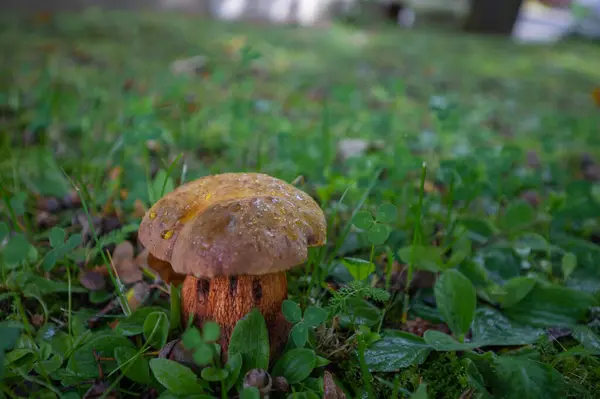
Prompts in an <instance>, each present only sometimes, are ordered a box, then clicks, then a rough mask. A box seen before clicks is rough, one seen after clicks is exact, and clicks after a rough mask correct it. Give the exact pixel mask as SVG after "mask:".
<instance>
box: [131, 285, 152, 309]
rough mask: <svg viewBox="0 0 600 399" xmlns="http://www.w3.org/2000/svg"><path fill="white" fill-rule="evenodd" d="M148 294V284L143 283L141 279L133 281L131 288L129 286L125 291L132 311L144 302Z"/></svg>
mask: <svg viewBox="0 0 600 399" xmlns="http://www.w3.org/2000/svg"><path fill="white" fill-rule="evenodd" d="M149 294H150V285H148V284H146V283H144V282H143V281H140V282H137V283H135V285H134V286H133V288H130V289H129V291H127V294H126V297H127V303H128V304H129V309H131V311H132V312H133V311H134V310H136V309H137V308H139V307H140V306H141V305H143V304H144V302H146V299H147V298H148V295H149Z"/></svg>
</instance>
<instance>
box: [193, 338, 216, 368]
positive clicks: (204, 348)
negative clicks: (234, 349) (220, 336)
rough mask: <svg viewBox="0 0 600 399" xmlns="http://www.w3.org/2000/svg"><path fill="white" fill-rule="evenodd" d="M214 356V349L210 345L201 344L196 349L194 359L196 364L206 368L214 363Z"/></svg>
mask: <svg viewBox="0 0 600 399" xmlns="http://www.w3.org/2000/svg"><path fill="white" fill-rule="evenodd" d="M214 355H215V354H214V352H213V350H212V348H211V347H210V346H209V345H208V344H205V343H201V344H200V345H199V346H197V347H196V350H195V351H194V355H193V357H194V361H195V362H196V364H198V365H199V366H206V365H207V364H210V363H212V360H213V357H214Z"/></svg>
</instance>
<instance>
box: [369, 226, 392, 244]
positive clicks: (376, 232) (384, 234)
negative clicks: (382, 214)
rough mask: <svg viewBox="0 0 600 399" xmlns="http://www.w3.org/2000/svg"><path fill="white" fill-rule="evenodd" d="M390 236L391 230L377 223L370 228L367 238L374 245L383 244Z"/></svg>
mask: <svg viewBox="0 0 600 399" xmlns="http://www.w3.org/2000/svg"><path fill="white" fill-rule="evenodd" d="M389 236H390V229H389V227H388V226H386V225H385V224H381V223H375V224H374V225H372V226H371V227H370V228H369V231H368V232H367V238H368V239H369V242H370V243H371V244H373V245H381V244H383V243H384V242H385V241H386V240H387V239H388V237H389Z"/></svg>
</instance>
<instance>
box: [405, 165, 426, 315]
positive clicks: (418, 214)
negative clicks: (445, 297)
mask: <svg viewBox="0 0 600 399" xmlns="http://www.w3.org/2000/svg"><path fill="white" fill-rule="evenodd" d="M426 175H427V164H426V163H425V162H423V166H422V168H421V186H420V190H419V203H418V206H417V211H416V224H415V231H414V233H413V246H412V250H411V254H410V262H409V263H408V267H407V272H406V285H405V287H404V301H403V304H402V307H403V310H402V323H406V321H407V319H408V303H409V301H410V294H409V289H410V284H411V282H412V278H413V271H414V263H415V248H416V245H417V244H420V243H421V215H422V213H423V197H424V195H425V176H426Z"/></svg>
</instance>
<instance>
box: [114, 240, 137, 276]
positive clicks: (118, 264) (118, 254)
mask: <svg viewBox="0 0 600 399" xmlns="http://www.w3.org/2000/svg"><path fill="white" fill-rule="evenodd" d="M134 251H135V250H134V248H133V245H132V244H131V243H130V242H129V241H123V242H122V243H120V244H119V245H117V247H116V248H115V250H114V251H113V254H112V261H113V265H114V268H115V271H116V272H117V275H118V276H119V279H120V280H121V281H122V282H123V283H125V284H131V283H136V282H138V281H140V280H142V270H141V269H140V268H139V267H138V266H137V264H136V263H135V261H134V259H133V255H134Z"/></svg>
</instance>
